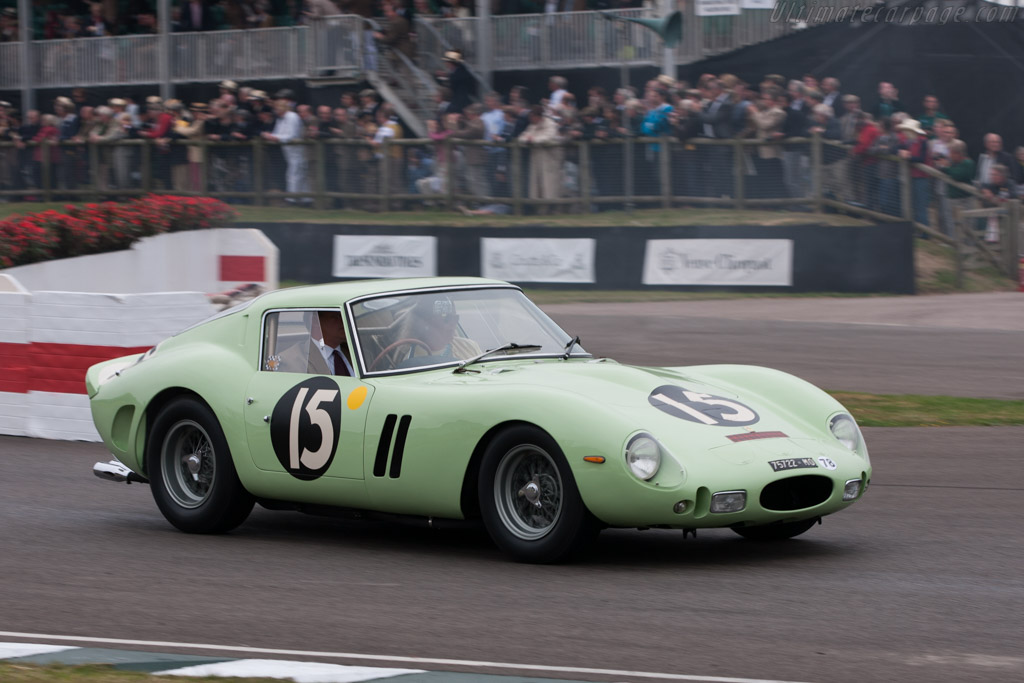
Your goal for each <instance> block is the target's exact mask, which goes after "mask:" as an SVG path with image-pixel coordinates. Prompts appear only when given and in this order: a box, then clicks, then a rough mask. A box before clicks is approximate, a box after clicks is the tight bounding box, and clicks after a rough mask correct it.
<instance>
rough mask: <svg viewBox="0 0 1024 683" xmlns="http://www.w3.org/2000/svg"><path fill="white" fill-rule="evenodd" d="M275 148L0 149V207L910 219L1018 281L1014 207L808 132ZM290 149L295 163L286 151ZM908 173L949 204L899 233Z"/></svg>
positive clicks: (936, 174)
mask: <svg viewBox="0 0 1024 683" xmlns="http://www.w3.org/2000/svg"><path fill="white" fill-rule="evenodd" d="M288 146H289V147H292V148H293V149H292V150H288V151H289V154H288V155H285V154H283V153H282V152H283V151H285V150H283V149H282V148H283V147H285V146H284V145H280V144H276V143H268V142H265V141H263V140H260V139H255V140H252V141H249V142H238V143H212V142H209V141H206V140H204V139H195V140H180V141H170V142H168V141H147V140H126V141H121V142H118V143H106V144H104V143H85V142H68V143H60V144H55V143H27V144H24V145H21V146H17V145H16V143H10V142H5V143H0V198H12V199H15V200H29V201H30V200H43V201H53V200H67V199H89V200H101V199H114V198H122V197H127V196H133V195H139V194H143V193H149V192H157V193H162V192H171V193H175V194H197V195H204V196H212V197H220V198H224V199H227V200H229V201H240V202H245V203H250V204H255V205H267V204H277V203H285V202H292V203H294V202H299V203H308V204H309V205H312V206H315V207H317V208H321V209H327V208H331V207H338V206H344V207H345V208H355V209H363V210H371V211H389V210H391V211H393V210H410V211H423V210H428V209H429V208H430V207H437V208H447V209H455V208H458V207H460V206H462V205H468V206H473V207H488V210H490V211H493V212H496V213H509V214H517V215H521V214H525V213H529V212H537V213H546V212H548V211H555V212H574V213H592V212H598V211H603V210H609V209H619V210H623V209H624V210H627V211H628V210H632V209H633V208H636V207H660V208H679V207H692V206H727V207H731V208H735V209H749V208H755V207H769V208H771V207H775V208H790V209H801V210H805V211H816V212H821V211H840V212H843V213H846V214H849V215H853V216H862V217H866V218H870V219H873V220H878V221H908V222H913V224H914V226H915V227H916V228H918V229H919V230H920V231H921V232H923V233H925V234H928V235H930V236H932V237H933V238H935V239H937V240H939V241H942V242H944V243H947V244H949V245H951V246H953V247H955V249H956V253H957V255H958V258H959V259H960V260H961V262H962V261H964V260H970V259H971V258H973V259H974V260H975V261H979V260H980V261H982V262H987V263H990V264H991V265H992V266H993V267H995V268H997V269H999V270H1000V271H1002V272H1003V273H1005V274H1006V275H1007V276H1009V277H1012V278H1016V277H1017V272H1018V271H1017V268H1018V263H1019V260H1018V255H1019V250H1020V248H1021V244H1022V241H1021V234H1020V223H1021V218H1022V215H1021V211H1020V204H1019V202H1018V201H1016V200H1011V201H1007V202H994V201H992V200H988V199H985V198H984V197H983V196H982V194H981V192H980V191H979V189H978V188H976V187H974V186H973V185H965V184H962V183H957V182H955V181H953V180H951V179H949V178H948V177H947V176H946V175H945V174H943V173H941V172H940V171H937V170H935V169H932V168H929V167H926V166H920V165H916V164H910V163H909V162H908V161H906V160H905V159H900V158H898V157H889V156H880V157H870V158H867V157H865V158H851V157H849V155H848V149H847V148H845V147H843V146H841V145H838V143H831V142H828V141H824V140H822V139H821V138H820V137H818V136H817V135H816V136H814V137H812V138H790V139H785V140H777V141H758V140H750V139H733V140H709V139H704V138H696V139H690V140H677V139H668V138H646V137H636V138H634V137H624V138H617V139H610V140H603V141H602V140H589V141H571V142H562V143H554V144H548V145H529V144H523V143H520V142H518V141H515V142H509V143H499V142H483V141H469V140H461V139H460V140H454V139H452V138H448V139H446V140H444V141H442V142H435V141H431V140H422V139H401V140H391V139H386V140H385V141H384V143H383V144H381V145H374V144H372V143H370V142H368V141H366V140H360V139H336V138H328V139H323V140H304V141H301V142H295V143H291V144H290V145H288ZM296 146H297V147H299V148H300V149H301V150H302V152H303V153H302V154H301V155H295V154H294V153H293V152H294V147H296ZM189 147H191V148H193V149H192V150H191V151H192V152H195V151H196V150H195V147H198V148H199V154H198V155H195V154H193V155H191V157H192V158H191V159H190V155H189V154H188V153H187V152H188V151H189V150H188V148H189ZM197 156H198V157H199V159H198V160H196V158H195V157H197ZM883 162H884V163H887V164H891V166H888V167H887V169H888V171H887V173H886V174H885V175H886V177H885V182H884V183H880V182H876V181H878V180H879V178H880V176H881V175H882V173H881V171H880V170H878V169H880V166H875V164H881V163H883ZM290 163H291V164H299V165H300V166H301V169H302V170H301V172H300V174H299V177H300V183H299V187H297V188H294V187H293V188H291V189H292V191H288V187H287V186H286V183H285V177H286V169H287V167H288V165H289V164H290ZM872 169H874V170H872ZM912 169H916V170H919V171H922V172H923V173H925V174H927V175H928V176H929V177H928V178H927V181H928V183H929V185H928V187H929V192H932V190H934V189H938V187H939V186H942V187H945V188H946V190H947V194H948V190H958V191H959V193H961V194H962V195H963V196H962V197H959V198H957V199H956V200H955V201H952V202H943V201H941V200H940V199H939V198H938V197H940V196H941V194H942V193H938V194H933V198H935V199H936V201H934V202H932V207H931V208H932V211H930V212H929V219H928V222H927V224H923V223H917V222H914V211H913V206H912V196H913V194H914V192H915V191H917V190H916V189H915V186H914V183H913V182H912V177H911V170H912ZM293 177H294V176H293ZM932 183H934V185H932ZM918 189H920V185H918ZM886 193H888V197H886V196H885V194H886ZM993 236H994V239H995V241H991V240H992V239H993Z"/></svg>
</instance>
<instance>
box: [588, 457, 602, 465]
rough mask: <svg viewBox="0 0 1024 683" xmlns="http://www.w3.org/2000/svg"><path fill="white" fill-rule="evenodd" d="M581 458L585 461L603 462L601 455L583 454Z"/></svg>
mask: <svg viewBox="0 0 1024 683" xmlns="http://www.w3.org/2000/svg"><path fill="white" fill-rule="evenodd" d="M583 459H584V460H585V461H586V462H596V463H597V464H598V465H600V464H601V463H603V462H604V456H603V455H585V456H583Z"/></svg>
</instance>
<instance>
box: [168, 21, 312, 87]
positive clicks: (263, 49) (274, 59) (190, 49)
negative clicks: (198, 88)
mask: <svg viewBox="0 0 1024 683" xmlns="http://www.w3.org/2000/svg"><path fill="white" fill-rule="evenodd" d="M306 33H307V31H306V30H305V29H304V28H303V27H297V28H296V27H288V28H265V29H251V30H247V31H217V32H208V33H178V34H173V35H172V36H171V50H172V52H171V55H172V56H171V76H172V79H173V80H175V81H204V80H205V81H209V80H219V79H224V78H230V79H247V78H292V77H294V76H296V75H301V74H307V73H309V67H308V63H307V60H308V56H309V55H308V51H307V49H306Z"/></svg>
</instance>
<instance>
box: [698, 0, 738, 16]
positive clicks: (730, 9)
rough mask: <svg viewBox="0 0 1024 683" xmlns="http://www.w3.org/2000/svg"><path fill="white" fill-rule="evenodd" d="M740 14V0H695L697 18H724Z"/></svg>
mask: <svg viewBox="0 0 1024 683" xmlns="http://www.w3.org/2000/svg"><path fill="white" fill-rule="evenodd" d="M739 13H740V0H697V16H698V17H724V16H729V15H733V14H739Z"/></svg>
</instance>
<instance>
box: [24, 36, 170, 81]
mask: <svg viewBox="0 0 1024 683" xmlns="http://www.w3.org/2000/svg"><path fill="white" fill-rule="evenodd" d="M32 50H33V59H32V63H33V66H34V67H35V68H34V74H33V78H32V82H33V84H34V85H35V86H36V87H40V88H52V87H63V86H68V85H75V86H96V85H120V84H128V85H132V84H144V83H155V82H158V81H159V80H160V71H159V41H158V38H157V37H156V36H117V37H106V38H88V39H73V40H47V41H40V42H36V43H32Z"/></svg>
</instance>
